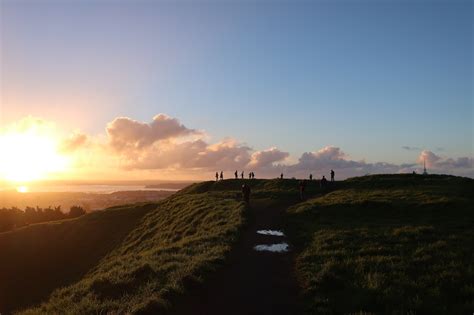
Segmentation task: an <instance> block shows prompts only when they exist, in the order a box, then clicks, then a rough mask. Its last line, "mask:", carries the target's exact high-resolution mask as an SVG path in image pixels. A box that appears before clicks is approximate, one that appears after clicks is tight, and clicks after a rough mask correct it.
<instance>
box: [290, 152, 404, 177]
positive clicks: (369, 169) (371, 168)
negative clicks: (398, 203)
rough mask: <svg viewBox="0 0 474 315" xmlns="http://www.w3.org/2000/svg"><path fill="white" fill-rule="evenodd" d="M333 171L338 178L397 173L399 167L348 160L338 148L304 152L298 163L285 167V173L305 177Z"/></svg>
mask: <svg viewBox="0 0 474 315" xmlns="http://www.w3.org/2000/svg"><path fill="white" fill-rule="evenodd" d="M331 169H333V170H335V171H336V174H338V175H339V178H341V177H342V178H346V177H352V176H360V175H365V174H377V173H398V172H400V170H401V167H400V166H399V165H396V164H391V163H385V162H377V163H366V162H365V161H355V160H351V159H349V157H348V156H347V154H345V153H344V152H343V151H342V150H341V149H340V148H339V147H335V146H326V147H324V148H322V149H320V150H318V151H316V152H305V153H303V154H302V155H301V157H300V158H299V160H298V163H296V164H293V165H290V166H289V167H287V169H286V172H289V173H290V174H295V176H302V177H306V176H307V175H308V174H310V173H311V174H313V175H317V176H320V175H322V174H328V173H329V171H330V170H331Z"/></svg>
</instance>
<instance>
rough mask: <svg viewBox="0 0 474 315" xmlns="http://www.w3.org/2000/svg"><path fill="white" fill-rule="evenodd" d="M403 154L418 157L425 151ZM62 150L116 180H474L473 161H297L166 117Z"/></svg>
mask: <svg viewBox="0 0 474 315" xmlns="http://www.w3.org/2000/svg"><path fill="white" fill-rule="evenodd" d="M28 121H32V122H34V124H35V125H40V126H42V125H45V124H46V123H43V122H42V121H41V120H38V119H33V118H29V120H28ZM28 121H22V122H21V126H23V125H25V124H26V125H28V124H27V122H28ZM23 127H24V128H27V127H28V126H23ZM401 149H402V150H408V151H418V149H419V148H417V147H409V146H404V147H402V148H401ZM58 150H59V151H60V152H62V153H63V154H66V155H69V156H71V158H72V159H73V163H72V165H73V166H74V167H76V168H77V169H76V171H77V172H78V173H81V172H83V173H84V174H85V171H84V170H85V169H88V170H89V173H91V174H103V173H104V172H105V171H104V170H105V169H108V170H109V174H110V173H113V174H115V175H116V176H123V175H119V174H123V173H121V172H126V174H134V171H137V172H141V174H143V172H146V174H148V176H151V177H154V176H159V175H160V174H166V176H168V177H170V176H173V175H174V174H181V175H182V176H181V178H182V177H183V176H189V177H188V178H198V177H199V178H211V177H212V174H214V173H215V172H216V171H221V170H222V171H224V172H225V173H226V175H227V176H230V174H233V172H234V171H235V170H237V171H239V172H240V171H245V172H249V171H253V172H255V173H256V174H257V177H277V176H279V174H280V173H281V172H283V173H284V175H285V177H299V178H302V177H308V176H309V174H313V177H315V178H318V177H321V176H322V175H323V174H326V175H327V174H328V173H329V171H330V170H331V169H333V170H334V171H335V172H336V178H338V179H343V178H347V177H352V176H360V175H365V174H379V173H411V172H412V171H416V172H418V173H421V172H422V171H423V163H424V162H426V167H427V168H428V172H429V173H445V174H454V175H461V176H469V177H474V159H473V157H448V156H442V155H438V154H436V153H434V152H432V151H429V150H419V151H421V152H420V153H419V155H418V157H416V156H414V158H413V161H408V163H403V164H393V163H386V162H366V161H365V160H354V159H352V158H351V157H350V156H349V155H348V154H347V153H346V152H344V151H343V150H342V148H340V147H338V146H334V145H328V146H325V147H323V148H320V149H316V150H314V151H308V152H304V153H302V154H301V156H299V157H298V158H296V157H293V158H291V156H290V153H289V152H286V151H284V150H282V149H280V148H277V147H270V148H266V149H263V150H255V149H254V148H252V147H251V146H249V145H247V144H245V143H241V142H239V141H238V140H237V139H234V138H224V139H222V140H220V141H217V142H209V141H207V140H206V138H205V136H204V133H203V132H202V131H198V130H196V129H192V128H188V127H187V126H185V125H184V124H182V123H181V122H180V121H179V120H178V119H177V118H173V117H169V116H167V115H165V114H158V115H156V116H154V117H153V119H152V121H151V122H141V121H137V120H134V119H131V118H128V117H117V118H115V119H113V120H112V121H110V122H109V123H108V124H107V125H106V128H105V134H101V135H95V136H93V135H87V134H85V133H82V132H78V131H76V132H74V133H73V134H71V135H70V136H69V137H66V138H64V139H63V140H62V141H61V142H60V143H59V145H58ZM290 161H296V162H290ZM135 173H136V172H135ZM137 174H138V173H137ZM183 174H184V175H183ZM137 176H138V175H137Z"/></svg>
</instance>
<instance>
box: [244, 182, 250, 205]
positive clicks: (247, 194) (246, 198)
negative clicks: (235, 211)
mask: <svg viewBox="0 0 474 315" xmlns="http://www.w3.org/2000/svg"><path fill="white" fill-rule="evenodd" d="M242 198H243V199H244V202H245V203H246V204H249V203H250V186H249V185H247V184H243V185H242Z"/></svg>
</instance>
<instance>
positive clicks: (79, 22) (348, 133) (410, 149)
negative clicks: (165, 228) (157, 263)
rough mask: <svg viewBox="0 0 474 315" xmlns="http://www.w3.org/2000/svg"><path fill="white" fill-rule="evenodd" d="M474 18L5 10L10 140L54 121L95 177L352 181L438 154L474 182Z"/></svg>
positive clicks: (310, 11) (78, 5)
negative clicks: (218, 175)
mask: <svg viewBox="0 0 474 315" xmlns="http://www.w3.org/2000/svg"><path fill="white" fill-rule="evenodd" d="M473 12H474V11H473V2H472V1H457V0H454V1H453V0H450V1H427V0H424V1H421V0H418V1H417V0H415V1H389V0H381V1H356V0H352V1H338V0H336V1H270V0H267V1H264V0H260V1H243V0H242V1H230V0H224V1H199V0H196V1H144V0H138V1H131V0H130V1H114V0H95V1H94V0H87V1H86V0H73V1H42V0H36V1H33V0H31V1H26V0H0V45H1V47H0V48H1V49H0V53H1V54H0V102H1V106H0V124H1V125H0V132H2V131H1V130H3V132H4V133H5V132H6V130H10V131H11V130H12V128H14V127H12V126H18V124H22V123H24V122H25V121H29V122H30V123H32V124H36V123H37V122H38V121H42V122H47V123H46V124H43V127H44V126H45V125H48V126H49V127H48V128H49V129H50V130H49V131H48V132H49V133H53V134H54V135H55V136H56V137H57V138H58V139H59V140H58V143H60V145H59V147H61V145H62V146H63V147H64V146H68V145H70V144H71V143H74V141H75V140H78V139H79V140H81V139H82V140H81V141H79V142H78V143H79V144H80V145H78V147H80V148H75V147H74V148H73V147H72V146H70V149H71V150H70V152H67V154H68V155H69V156H72V157H71V159H72V160H74V162H71V163H72V164H71V165H74V167H73V168H74V170H75V174H76V175H77V174H82V175H81V176H86V177H87V176H90V175H89V174H90V173H92V172H93V173H94V174H95V176H105V177H113V174H115V176H117V177H121V176H124V174H129V175H130V174H134V175H133V176H136V177H137V178H142V177H147V179H148V178H161V177H170V176H176V177H179V178H185V177H186V176H189V177H202V176H208V175H207V174H209V173H210V172H211V171H212V172H214V170H216V169H225V170H226V171H229V172H232V173H233V170H234V169H239V170H240V169H248V170H249V169H257V170H258V171H259V173H261V174H262V175H263V176H273V175H275V176H276V175H277V174H279V172H283V171H284V172H286V173H288V174H291V175H292V176H293V175H294V176H303V174H306V173H309V172H314V173H315V174H317V175H318V176H319V175H321V174H322V173H324V172H326V169H327V168H336V169H339V170H337V171H338V174H341V175H343V176H345V177H347V176H353V175H361V174H363V173H374V172H402V171H411V170H415V169H416V170H417V171H420V162H421V161H422V160H426V159H428V162H429V166H430V167H431V168H432V169H433V171H434V172H445V173H451V174H457V175H464V176H470V177H473V176H474V170H473V169H474V167H473V156H474V153H473V152H474V151H473V134H474V124H473V121H474V115H473V100H474V97H473V71H474V70H473V69H474V66H473V65H474V64H473V22H472V21H473ZM160 114H162V115H160ZM28 117H29V118H28ZM32 118H34V119H32ZM51 126H53V127H51ZM2 128H3V129H2ZM15 128H16V127H15ZM43 129H44V128H43ZM53 129H54V131H51V130H53ZM68 141H69V142H68ZM68 143H69V144H68ZM76 144H77V143H76ZM3 149H9V148H6V147H5V145H4V146H3V147H2V150H3ZM10 149H11V148H10ZM63 151H64V150H63ZM63 153H64V152H63ZM78 160H80V161H81V162H78ZM104 165H109V166H110V165H113V167H112V166H110V167H109V168H110V169H109V170H108V171H105V170H103V169H104ZM100 170H103V171H100ZM231 170H232V171H231ZM0 173H1V172H0ZM202 174H206V175H202ZM64 176H65V175H64ZM77 176H79V175H77ZM127 176H128V175H127Z"/></svg>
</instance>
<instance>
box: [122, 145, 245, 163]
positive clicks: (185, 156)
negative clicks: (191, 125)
mask: <svg viewBox="0 0 474 315" xmlns="http://www.w3.org/2000/svg"><path fill="white" fill-rule="evenodd" d="M250 151H251V148H250V147H248V146H245V145H242V144H239V143H238V142H237V141H236V140H234V139H224V140H222V141H220V142H217V143H214V144H208V143H206V142H205V141H203V140H202V139H199V140H194V141H186V142H182V143H166V144H163V145H160V146H156V145H155V146H151V147H148V148H144V149H143V150H142V151H141V152H140V154H135V155H133V156H131V157H128V158H127V160H126V163H125V165H124V167H126V168H127V169H164V168H169V167H172V168H180V169H204V170H217V169H219V170H228V169H235V168H237V169H241V168H244V167H245V166H246V165H247V164H248V163H249V162H250Z"/></svg>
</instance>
